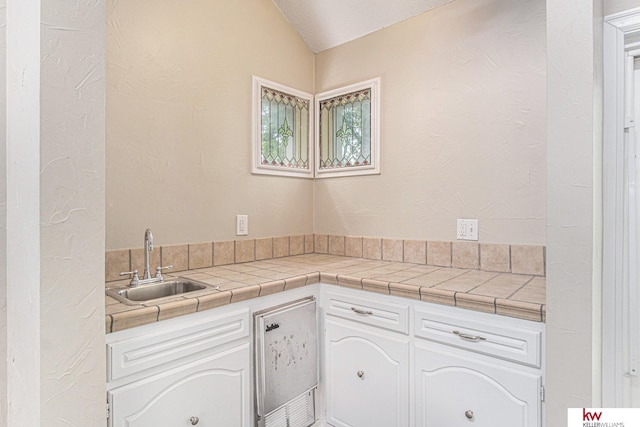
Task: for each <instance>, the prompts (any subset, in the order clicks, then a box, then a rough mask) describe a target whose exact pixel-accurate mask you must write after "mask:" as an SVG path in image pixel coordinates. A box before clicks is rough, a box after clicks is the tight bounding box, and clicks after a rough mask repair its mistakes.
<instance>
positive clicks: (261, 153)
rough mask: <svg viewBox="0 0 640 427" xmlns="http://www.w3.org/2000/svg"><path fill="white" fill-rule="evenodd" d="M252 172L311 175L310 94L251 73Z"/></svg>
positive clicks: (311, 105) (311, 115)
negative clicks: (252, 102)
mask: <svg viewBox="0 0 640 427" xmlns="http://www.w3.org/2000/svg"><path fill="white" fill-rule="evenodd" d="M253 80H254V112H255V113H254V114H255V117H254V164H253V172H254V173H265V174H276V175H289V176H304V177H312V176H313V169H312V168H311V165H312V163H313V152H312V150H311V145H310V138H311V129H312V127H311V123H310V120H311V117H313V113H312V110H313V103H312V99H313V97H312V95H310V94H306V93H304V92H300V91H297V90H295V89H292V88H288V87H285V86H282V85H280V84H277V83H274V82H269V81H266V80H264V79H260V78H258V77H255V76H254V79H253Z"/></svg>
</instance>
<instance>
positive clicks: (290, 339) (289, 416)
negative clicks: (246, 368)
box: [254, 297, 318, 427]
mask: <svg viewBox="0 0 640 427" xmlns="http://www.w3.org/2000/svg"><path fill="white" fill-rule="evenodd" d="M254 326H255V329H254V331H255V340H256V342H255V344H256V345H255V353H256V354H255V373H256V400H255V404H256V425H257V426H258V427H308V426H310V425H311V424H313V423H314V422H315V418H316V417H315V389H316V388H317V387H318V324H317V314H316V301H315V298H313V297H309V298H304V299H301V300H296V301H294V302H291V303H287V304H283V305H279V306H277V307H273V308H269V309H266V310H262V311H260V312H257V313H255V314H254Z"/></svg>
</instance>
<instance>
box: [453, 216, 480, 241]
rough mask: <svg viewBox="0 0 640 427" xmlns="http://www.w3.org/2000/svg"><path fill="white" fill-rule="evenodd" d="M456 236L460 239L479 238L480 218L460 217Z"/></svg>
mask: <svg viewBox="0 0 640 427" xmlns="http://www.w3.org/2000/svg"><path fill="white" fill-rule="evenodd" d="M456 237H457V238H458V240H478V220H477V219H458V227H457V230H456Z"/></svg>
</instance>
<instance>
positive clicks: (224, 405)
mask: <svg viewBox="0 0 640 427" xmlns="http://www.w3.org/2000/svg"><path fill="white" fill-rule="evenodd" d="M109 401H110V404H111V417H110V426H112V427H159V426H185V427H186V426H192V425H196V426H198V427H220V426H229V427H231V426H234V427H242V426H249V413H250V408H249V404H250V353H249V344H243V345H241V346H238V347H235V348H233V349H231V350H228V351H224V352H221V353H217V354H214V355H211V356H207V357H205V358H203V359H201V360H198V361H196V362H191V363H189V364H186V365H185V366H182V367H179V368H175V369H172V370H169V371H166V372H163V373H162V374H158V375H154V376H151V377H149V378H147V379H144V380H140V381H136V382H134V383H131V384H128V385H126V386H123V387H119V388H116V389H114V390H112V391H111V392H109Z"/></svg>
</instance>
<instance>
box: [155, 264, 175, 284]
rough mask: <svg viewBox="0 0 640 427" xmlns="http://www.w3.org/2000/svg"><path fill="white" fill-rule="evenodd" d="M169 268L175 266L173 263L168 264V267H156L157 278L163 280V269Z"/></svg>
mask: <svg viewBox="0 0 640 427" xmlns="http://www.w3.org/2000/svg"><path fill="white" fill-rule="evenodd" d="M169 268H173V265H167V266H166V267H161V266H157V267H156V279H158V280H159V281H163V280H164V278H163V277H162V270H167V269H169Z"/></svg>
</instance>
